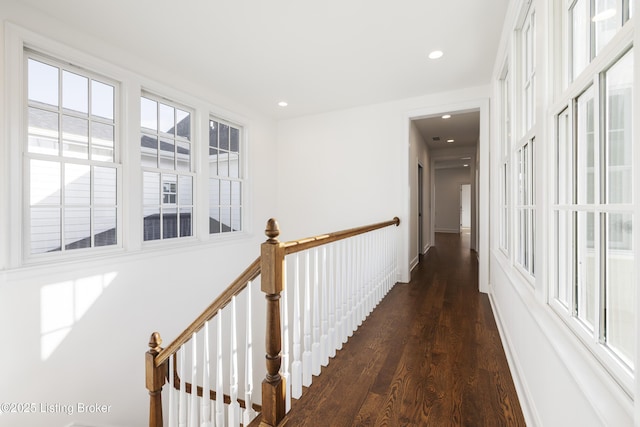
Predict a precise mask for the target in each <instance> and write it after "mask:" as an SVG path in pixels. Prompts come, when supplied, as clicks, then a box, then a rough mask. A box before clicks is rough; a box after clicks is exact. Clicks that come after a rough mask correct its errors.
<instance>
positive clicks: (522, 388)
mask: <svg viewBox="0 0 640 427" xmlns="http://www.w3.org/2000/svg"><path fill="white" fill-rule="evenodd" d="M488 295H489V303H490V304H491V309H492V310H493V317H494V318H495V320H496V325H497V326H498V333H499V334H500V340H501V341H502V348H503V349H504V353H505V355H506V357H507V364H508V365H509V370H510V371H511V377H512V378H513V384H514V386H515V388H516V393H517V394H518V400H519V401H520V407H521V408H522V415H523V416H524V420H525V424H526V425H527V426H528V427H537V426H541V425H542V424H541V423H540V418H539V416H538V413H537V411H536V409H535V405H534V403H533V402H532V401H531V400H530V399H529V396H531V393H530V392H529V388H528V387H527V384H526V382H525V381H524V376H523V373H522V368H521V365H520V363H519V362H518V358H517V356H516V355H515V353H514V352H513V351H512V350H511V347H512V346H511V345H510V340H509V336H508V335H507V333H506V330H505V328H504V327H503V324H502V318H501V317H500V310H499V309H498V306H497V304H495V302H494V300H493V292H491V291H490V292H489V294H488Z"/></svg>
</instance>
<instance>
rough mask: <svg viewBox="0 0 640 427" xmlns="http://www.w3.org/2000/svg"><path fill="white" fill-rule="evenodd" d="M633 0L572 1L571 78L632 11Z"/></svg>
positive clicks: (570, 11) (570, 13)
mask: <svg viewBox="0 0 640 427" xmlns="http://www.w3.org/2000/svg"><path fill="white" fill-rule="evenodd" d="M632 4H633V1H631V0H574V1H573V2H569V25H570V31H571V36H570V39H571V55H570V56H571V69H570V70H569V73H570V76H571V79H572V80H574V79H576V78H577V77H578V76H579V75H580V73H581V72H582V71H583V70H584V69H585V68H586V67H587V65H589V63H590V62H591V61H592V60H593V58H595V57H596V56H597V55H598V54H599V53H600V52H602V49H603V48H604V47H605V46H606V45H607V44H608V43H609V42H610V41H611V39H613V37H614V36H615V35H616V33H617V32H618V30H620V28H622V26H623V25H624V23H625V22H627V21H628V20H629V18H630V17H631V16H632V14H633V8H632Z"/></svg>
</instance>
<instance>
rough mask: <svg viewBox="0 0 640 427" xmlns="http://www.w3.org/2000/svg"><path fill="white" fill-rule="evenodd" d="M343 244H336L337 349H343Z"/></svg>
mask: <svg viewBox="0 0 640 427" xmlns="http://www.w3.org/2000/svg"><path fill="white" fill-rule="evenodd" d="M342 257H343V253H342V242H337V243H336V271H335V281H336V283H335V296H336V326H335V330H336V332H335V334H336V338H335V348H336V350H341V349H342V342H343V341H342V327H343V325H342V316H343V314H342V313H343V311H342V286H343V284H342Z"/></svg>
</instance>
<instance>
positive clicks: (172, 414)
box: [169, 353, 178, 427]
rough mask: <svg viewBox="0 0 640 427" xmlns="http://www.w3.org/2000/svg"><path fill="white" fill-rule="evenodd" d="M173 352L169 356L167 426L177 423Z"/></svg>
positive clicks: (174, 425) (170, 426) (171, 426)
mask: <svg viewBox="0 0 640 427" xmlns="http://www.w3.org/2000/svg"><path fill="white" fill-rule="evenodd" d="M175 358H176V355H175V353H174V354H172V355H171V357H169V427H176V426H177V425H178V418H177V416H178V412H177V411H176V404H177V403H178V402H177V400H176V389H175V379H174V376H175V372H174V367H173V364H174V363H175Z"/></svg>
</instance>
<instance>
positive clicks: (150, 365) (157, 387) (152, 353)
mask: <svg viewBox="0 0 640 427" xmlns="http://www.w3.org/2000/svg"><path fill="white" fill-rule="evenodd" d="M160 344H162V338H160V334H159V333H158V332H154V333H153V334H151V338H149V351H147V352H146V353H145V355H144V357H145V361H144V364H145V377H146V385H147V390H149V427H162V386H163V385H164V382H165V378H166V376H167V364H166V363H163V364H162V365H160V366H158V367H156V364H155V359H156V356H157V355H158V353H160V351H161V350H162V347H160Z"/></svg>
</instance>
